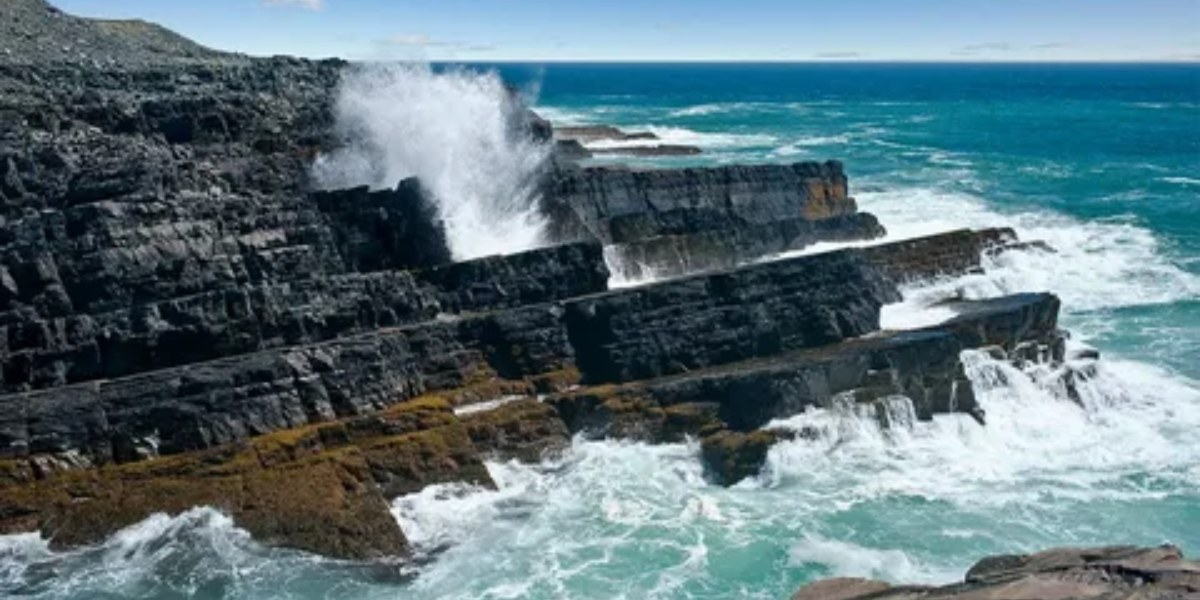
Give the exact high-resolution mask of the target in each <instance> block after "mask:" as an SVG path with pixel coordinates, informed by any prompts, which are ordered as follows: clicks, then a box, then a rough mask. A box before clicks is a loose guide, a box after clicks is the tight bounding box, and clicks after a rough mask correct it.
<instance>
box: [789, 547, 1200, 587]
mask: <svg viewBox="0 0 1200 600" xmlns="http://www.w3.org/2000/svg"><path fill="white" fill-rule="evenodd" d="M1198 590H1200V563H1196V562H1194V561H1188V560H1185V559H1184V557H1183V553H1182V552H1181V551H1180V550H1179V548H1175V547H1173V546H1162V547H1159V548H1135V547H1130V546H1115V547H1107V548H1093V549H1081V548H1064V549H1059V550H1050V551H1047V552H1043V553H1040V554H1033V555H1025V556H994V557H990V558H985V559H983V560H982V561H980V562H979V563H978V564H976V565H975V566H974V567H972V568H971V570H970V571H969V572H968V573H967V576H966V580H965V581H964V582H963V583H958V584H952V585H947V586H940V587H933V586H892V585H891V584H888V583H882V582H875V581H867V580H861V579H832V580H826V581H819V582H816V583H813V584H810V585H808V586H806V587H804V588H803V589H801V590H800V591H799V592H797V593H796V595H795V596H792V600H867V599H870V600H901V599H904V600H956V599H961V600H968V599H982V598H987V599H990V600H1028V599H1032V598H1036V599H1051V598H1053V599H1057V600H1087V599H1097V600H1098V599H1100V598H1104V599H1114V600H1116V599H1119V600H1134V599H1138V600H1168V599H1170V600H1177V599H1188V598H1193V597H1195V596H1196V595H1197V593H1198V592H1197V591H1198Z"/></svg>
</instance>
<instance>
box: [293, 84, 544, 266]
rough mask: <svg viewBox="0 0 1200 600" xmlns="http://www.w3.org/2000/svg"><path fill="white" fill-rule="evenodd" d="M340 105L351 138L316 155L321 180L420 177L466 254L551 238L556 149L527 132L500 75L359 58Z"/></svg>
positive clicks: (343, 131) (377, 181) (375, 184)
mask: <svg viewBox="0 0 1200 600" xmlns="http://www.w3.org/2000/svg"><path fill="white" fill-rule="evenodd" d="M334 110H335V118H336V131H337V133H338V135H339V136H340V137H341V138H342V139H343V140H345V142H346V145H345V146H344V147H343V148H341V149H338V150H335V151H333V152H331V153H329V154H325V155H322V156H320V157H318V159H317V161H316V162H315V164H314V165H313V168H312V173H313V178H314V181H315V183H316V185H317V186H318V187H320V188H323V189H340V188H350V187H357V186H362V185H367V186H371V187H372V188H374V189H385V188H392V187H395V186H396V184H397V183H399V182H400V181H401V180H403V179H406V178H408V177H413V176H416V177H418V178H420V180H421V182H422V184H424V186H425V187H426V188H427V189H428V190H429V191H430V192H431V194H432V196H433V200H434V201H435V203H436V204H437V207H438V210H439V214H440V217H441V218H442V219H443V221H444V222H445V224H446V233H447V237H448V239H449V242H450V249H451V251H452V252H453V254H454V257H455V259H458V260H467V259H472V258H478V257H481V256H488V255H492V254H510V253H513V252H519V251H523V250H529V249H532V248H537V247H539V246H541V245H543V244H544V239H543V238H544V235H543V233H544V228H545V221H544V217H543V216H542V215H541V214H540V213H539V211H538V210H537V204H538V193H539V191H538V187H537V177H536V176H537V174H538V172H539V170H540V168H541V166H542V165H543V163H544V162H545V160H546V158H547V157H548V156H549V152H550V149H549V147H548V146H547V145H545V144H541V143H538V142H537V141H535V140H534V139H532V138H531V137H530V136H529V135H527V134H526V133H525V132H524V131H522V128H521V127H520V126H519V125H518V124H520V123H522V122H523V120H522V115H521V114H520V112H519V111H521V110H522V108H521V107H520V106H519V103H517V102H514V99H513V96H512V93H511V92H510V91H509V90H508V88H506V87H505V85H504V83H503V81H501V79H500V77H499V75H498V74H496V73H494V72H490V73H480V72H474V71H468V70H465V69H458V70H450V71H446V72H441V73H438V72H434V70H433V69H432V68H431V67H430V66H428V65H420V64H390V63H389V64H369V65H360V66H357V67H355V68H353V69H351V70H349V71H347V73H346V74H345V75H344V78H343V81H342V84H341V88H340V89H339V92H338V98H337V103H336V106H335V109H334Z"/></svg>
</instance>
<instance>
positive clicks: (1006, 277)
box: [826, 188, 1200, 312]
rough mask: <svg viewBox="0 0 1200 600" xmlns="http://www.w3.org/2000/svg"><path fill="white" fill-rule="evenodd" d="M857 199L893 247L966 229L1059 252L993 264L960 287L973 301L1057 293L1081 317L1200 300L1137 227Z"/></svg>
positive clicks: (916, 201) (954, 195) (975, 203)
mask: <svg viewBox="0 0 1200 600" xmlns="http://www.w3.org/2000/svg"><path fill="white" fill-rule="evenodd" d="M857 197H858V200H859V206H860V207H861V208H862V209H863V210H865V211H869V212H872V213H874V214H875V215H877V216H878V217H879V218H880V220H881V221H882V222H883V223H886V224H887V227H888V231H889V236H888V240H900V239H908V238H913V237H919V236H922V235H931V234H935V233H939V232H942V231H948V230H952V229H958V228H962V227H974V228H984V227H1013V228H1014V229H1015V230H1016V231H1017V233H1018V234H1019V235H1020V236H1021V238H1022V239H1024V240H1042V241H1045V242H1047V243H1048V244H1049V245H1050V246H1051V247H1053V248H1054V249H1055V250H1056V252H1053V253H1047V252H1042V251H1038V250H1031V251H1027V252H1013V253H1007V254H1003V255H1001V256H1000V257H999V258H998V259H996V260H994V261H991V262H989V263H988V264H986V265H985V267H986V268H987V271H988V277H985V278H968V279H965V280H963V281H960V282H957V284H956V285H957V287H960V288H962V289H963V291H964V292H965V295H966V296H967V297H969V298H971V297H974V298H981V297H993V296H997V295H1001V294H1007V293H1016V292H1044V291H1053V292H1055V293H1056V294H1058V295H1059V296H1061V297H1062V298H1063V301H1064V308H1065V309H1066V310H1068V311H1074V312H1088V311H1095V310H1099V309H1105V308H1116V307H1123V306H1138V305H1146V304H1165V303H1171V302H1178V301H1182V300H1189V299H1197V298H1200V277H1197V276H1196V275H1194V274H1192V273H1189V272H1187V271H1184V270H1183V269H1181V268H1179V267H1178V266H1176V265H1174V264H1173V263H1172V262H1171V261H1170V260H1169V259H1168V258H1166V257H1165V256H1164V255H1163V253H1162V251H1161V250H1160V248H1159V243H1158V240H1157V239H1156V238H1155V237H1154V235H1153V234H1152V233H1151V232H1150V231H1148V230H1146V229H1145V228H1143V227H1140V226H1138V225H1136V224H1133V223H1127V222H1120V221H1107V222H1104V221H1087V222H1083V221H1077V220H1074V219H1072V218H1070V217H1066V216H1063V215H1060V214H1056V213H1051V212H1043V211H1027V212H1021V213H1016V214H1002V213H998V212H996V211H994V210H992V209H991V208H989V207H988V206H987V205H986V204H985V203H984V202H983V201H982V200H981V199H979V198H977V197H974V196H971V195H968V194H964V193H961V192H948V191H941V190H936V189H932V188H900V189H895V190H889V191H883V192H861V193H859V194H857ZM826 248H828V246H826Z"/></svg>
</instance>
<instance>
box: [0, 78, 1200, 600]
mask: <svg viewBox="0 0 1200 600" xmlns="http://www.w3.org/2000/svg"><path fill="white" fill-rule="evenodd" d="M473 68H476V69H487V68H495V69H498V70H499V72H500V73H501V75H502V76H503V78H504V79H505V80H506V81H508V82H509V83H512V84H514V85H516V86H518V87H520V88H521V89H522V90H524V91H525V92H526V94H528V95H530V96H531V97H533V98H535V99H536V100H535V104H536V107H535V108H536V110H538V111H539V112H540V113H541V114H543V115H544V116H546V117H547V118H549V119H551V120H552V121H553V122H555V123H556V124H560V125H561V124H604V125H616V126H620V127H623V128H626V129H628V130H631V131H643V130H645V131H652V132H654V133H656V134H658V135H659V136H660V138H662V140H663V141H664V142H665V143H679V144H690V145H696V146H700V147H701V148H702V149H703V150H704V154H703V155H701V156H696V157H687V158H672V159H655V160H649V161H642V162H641V163H640V164H643V165H646V166H654V165H662V166H679V165H715V164H730V163H766V162H792V161H803V160H826V159H838V160H841V161H843V162H844V163H845V165H846V169H847V171H848V173H849V176H850V180H851V187H852V194H853V195H854V196H856V197H857V199H858V201H859V206H860V208H861V210H864V211H868V212H872V213H875V214H876V215H878V216H879V217H880V219H881V220H882V222H883V223H884V225H885V226H886V227H888V229H889V231H890V235H889V237H890V238H892V239H901V238H905V237H911V236H915V235H921V234H926V233H935V232H938V231H943V230H947V229H953V228H960V227H995V226H1009V227H1014V228H1015V229H1016V230H1017V231H1018V233H1019V234H1020V235H1021V236H1022V237H1023V238H1025V239H1028V240H1043V241H1045V242H1047V243H1048V244H1050V245H1051V246H1052V247H1053V248H1055V250H1056V252H1054V253H1047V252H1040V251H1030V252H1026V253H1017V254H1013V255H1007V256H1005V257H1002V258H1000V259H997V260H996V261H993V262H991V263H989V264H988V265H987V268H986V272H985V273H983V274H980V275H973V276H969V277H964V278H961V279H958V280H953V281H940V282H933V283H930V284H928V285H925V286H922V287H920V288H914V289H910V290H908V292H909V299H910V300H909V301H908V302H906V303H905V304H904V305H901V306H896V307H891V309H890V310H889V313H888V318H887V322H888V325H889V326H891V327H905V326H912V325H916V324H919V323H921V322H925V321H927V320H929V319H931V318H934V317H936V316H937V315H936V311H937V309H936V308H933V307H932V306H931V305H932V304H933V303H934V302H935V301H936V300H937V299H939V298H940V297H943V296H945V295H950V294H963V295H966V296H969V297H988V296H995V295H1000V294H1005V293H1012V292H1020V291H1039V292H1040V291H1050V292H1054V293H1056V294H1058V295H1059V296H1061V297H1062V299H1063V301H1064V315H1063V325H1064V327H1066V328H1067V329H1069V330H1070V331H1071V332H1072V334H1073V341H1072V345H1073V346H1077V347H1078V346H1090V347H1094V348H1097V349H1099V350H1100V351H1101V352H1102V353H1103V355H1104V359H1103V360H1102V361H1101V363H1100V366H1099V368H1098V372H1097V374H1096V376H1095V378H1094V379H1093V380H1092V381H1091V382H1090V383H1088V384H1086V385H1084V386H1083V389H1082V405H1080V404H1076V403H1073V402H1071V401H1069V400H1068V399H1067V398H1066V397H1065V395H1064V394H1063V393H1062V392H1061V390H1059V389H1057V388H1055V387H1054V386H1053V385H1051V384H1049V383H1045V381H1047V380H1046V379H1039V378H1040V377H1042V376H1044V375H1046V373H1042V372H1039V371H1037V370H1033V371H1031V372H1029V373H1025V374H1022V373H1018V372H1016V370H1015V369H1013V368H1012V367H1010V366H1007V365H1002V364H999V363H995V362H994V361H990V360H989V359H987V358H986V357H981V356H977V355H968V356H966V363H967V367H968V374H969V376H970V377H971V379H972V381H973V382H974V383H975V387H976V389H977V392H978V393H979V396H980V398H981V402H982V403H983V404H984V405H985V407H986V409H987V411H988V415H989V423H988V425H987V426H986V427H980V426H978V425H977V424H976V423H975V422H974V421H972V420H970V419H969V418H962V417H939V418H938V419H936V420H935V421H934V422H932V423H918V422H911V421H910V420H908V419H906V418H905V417H906V416H907V412H906V404H905V402H904V401H903V400H902V399H897V400H896V403H895V404H896V406H895V416H896V417H898V418H897V419H896V421H897V422H898V423H899V425H897V426H893V427H892V428H890V429H887V430H882V429H880V428H879V426H878V424H877V423H876V422H875V421H874V420H873V419H871V418H868V417H864V416H862V415H859V414H856V413H855V412H854V411H853V410H841V411H828V412H817V413H810V414H806V415H802V416H800V417H797V418H796V419H793V420H791V421H789V422H786V423H781V424H780V425H781V426H794V427H806V426H815V427H817V428H819V429H820V430H821V431H823V432H824V436H823V437H822V439H821V440H820V441H817V442H811V441H805V442H794V443H785V444H782V445H780V446H779V447H777V448H776V449H775V450H774V451H773V452H772V455H771V458H770V462H769V466H768V470H767V472H766V473H764V474H763V476H762V477H760V478H759V479H758V480H754V481H748V482H745V483H743V484H742V485H740V486H738V487H735V488H733V489H722V488H718V487H714V486H711V485H709V484H707V483H706V482H705V480H704V479H703V476H702V472H701V469H700V466H699V463H698V460H697V452H698V451H697V448H696V447H695V446H694V445H686V444H685V445H677V446H661V447H650V446H644V445H639V444H627V443H616V442H584V441H579V442H577V443H576V444H575V446H574V448H573V449H572V451H571V452H570V453H569V454H568V455H567V456H566V457H565V458H563V459H562V460H561V461H556V462H554V463H547V464H544V465H539V466H523V465H517V464H500V463H497V464H492V465H489V467H490V469H491V471H492V473H493V475H494V477H495V479H496V480H497V482H498V483H499V486H500V489H499V490H497V491H482V490H469V489H462V488H455V487H441V488H436V489H430V490H426V491H425V492H423V493H421V494H418V495H415V496H410V497H406V498H402V499H400V500H398V501H397V503H396V505H395V513H396V515H397V518H398V519H399V520H400V522H401V524H402V526H403V527H404V529H405V531H406V533H407V534H408V536H409V537H410V538H411V539H412V540H413V542H414V543H416V544H417V546H418V548H419V549H421V550H422V551H423V552H425V553H426V556H427V559H428V560H427V562H425V563H424V564H423V565H422V566H420V567H416V568H413V569H410V570H408V571H406V576H405V577H404V578H402V579H400V580H397V579H395V578H391V577H384V576H381V571H383V570H381V569H360V568H353V567H347V566H344V565H336V564H333V563H329V562H326V561H321V560H317V559H314V558H311V557H306V556H303V555H299V554H295V553H290V552H284V551H279V550H268V549H264V548H261V547H259V546H258V545H256V544H255V543H253V541H251V540H249V539H248V538H247V536H246V535H245V534H244V533H242V532H240V531H239V530H237V529H236V528H235V527H234V526H233V525H232V524H231V523H230V522H229V520H228V519H227V518H225V517H224V516H222V515H220V514H218V513H216V512H214V511H210V510H198V511H195V512H193V513H189V514H188V515H184V516H181V517H175V518H166V517H162V518H155V519H152V520H150V521H147V522H145V523H143V524H141V525H139V526H137V527H135V528H132V529H130V530H128V531H126V532H124V533H122V534H121V535H119V536H117V537H116V538H114V539H113V540H111V541H110V542H109V543H107V544H105V545H104V546H102V547H99V548H94V549H89V550H85V551H79V552H75V553H70V554H54V553H51V552H50V551H49V550H47V549H46V546H45V543H44V542H42V541H41V540H39V539H38V538H37V537H36V536H20V537H10V538H0V592H6V593H7V594H10V595H16V596H17V597H30V598H78V599H84V598H88V599H91V598H245V599H251V598H253V599H257V598H280V599H282V598H289V599H292V598H294V599H312V598H329V599H334V598H338V599H341V598H350V599H360V598H370V599H433V598H445V599H462V600H468V599H470V600H475V599H493V600H499V599H526V598H528V599H581V600H582V599H610V598H624V599H630V600H642V599H680V600H682V599H688V598H697V599H701V598H702V599H726V598H747V599H750V598H753V599H764V600H765V599H772V600H783V599H786V598H788V597H790V595H791V594H792V593H793V592H794V591H795V590H796V589H797V588H798V587H799V586H801V585H802V584H803V583H804V582H806V581H810V580H812V579H815V578H819V577H825V576H833V575H838V576H841V575H845V576H862V577H874V578H883V579H887V580H893V581H907V582H913V581H916V582H948V581H952V580H955V579H957V578H959V577H961V576H962V574H963V572H964V571H965V570H966V569H967V568H968V567H969V566H970V565H971V564H973V562H974V561H975V560H977V559H978V558H980V557H982V556H984V555H988V554H995V553H1004V552H1024V551H1032V550H1036V549H1041V548H1045V547H1050V546H1060V545H1085V544H1088V545H1090V544H1111V543H1130V544H1158V543H1162V542H1173V543H1175V544H1178V545H1180V546H1182V547H1183V548H1184V549H1185V551H1187V552H1188V553H1190V554H1191V555H1192V556H1200V387H1198V384H1197V380H1198V379H1200V65H1182V64H1181V65H1002V64H988V65H964V64H944V65H934V64H929V65H918V64H905V65H881V64H879V65H877V64H857V63H856V64H804V65H792V64H634V65H631V64H578V65H574V64H550V65H544V66H542V65H537V66H535V65H494V66H491V67H487V66H476V67H473ZM396 85H401V86H403V85H404V82H403V81H401V82H399V83H396ZM406 97H407V96H406ZM421 97H422V98H424V99H425V100H423V101H428V102H426V103H427V104H429V105H431V106H432V107H433V109H431V110H436V109H437V107H438V106H439V102H438V101H437V96H436V94H434V95H433V96H432V98H433V99H432V100H430V98H429V97H426V96H421ZM452 104H453V102H447V105H452ZM399 105H403V103H400V104H399ZM399 105H398V106H399ZM395 110H397V111H400V112H403V111H404V110H405V109H404V108H403V106H401V107H400V108H396V109H395ZM401 118H402V117H401ZM464 118H465V117H463V116H462V115H450V120H451V121H455V122H462V119H464ZM414 121H419V122H427V121H428V118H425V117H422V118H421V119H414ZM439 131H440V130H439ZM436 135H437V134H436V132H435V133H434V136H435V137H436ZM418 139H424V138H418ZM613 160H621V159H613ZM626 162H627V161H626ZM443 170H444V169H443ZM450 171H451V172H450V175H448V177H450V178H453V176H454V175H455V174H454V173H453V172H452V171H453V170H450ZM1026 375H1029V376H1028V377H1027V376H1026ZM1038 381H1042V383H1038ZM0 595H4V594H0Z"/></svg>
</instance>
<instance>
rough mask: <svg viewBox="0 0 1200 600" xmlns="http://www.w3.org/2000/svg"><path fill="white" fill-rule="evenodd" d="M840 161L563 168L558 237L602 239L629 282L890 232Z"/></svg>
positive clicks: (553, 190)
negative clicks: (851, 190) (861, 204)
mask: <svg viewBox="0 0 1200 600" xmlns="http://www.w3.org/2000/svg"><path fill="white" fill-rule="evenodd" d="M847 190H848V185H847V181H846V176H845V173H844V172H843V169H842V165H841V164H840V163H837V162H828V163H823V164H818V163H798V164H795V165H761V166H733V167H716V168H696V169H677V170H645V171H639V170H631V169H628V168H620V167H592V168H582V169H581V168H575V167H568V168H562V169H557V170H556V171H555V172H554V174H553V176H552V177H551V178H550V182H549V183H548V186H547V191H546V201H545V204H546V211H547V212H548V214H550V215H551V216H552V219H551V222H552V236H553V237H555V238H556V239H560V240H576V239H597V240H599V241H600V242H602V243H604V244H605V245H606V246H608V252H609V258H610V264H613V265H614V267H615V268H617V269H618V270H619V271H620V272H619V273H618V274H619V275H623V276H625V277H626V278H627V279H643V278H646V277H657V278H661V277H673V276H678V275H683V274H687V273H696V272H702V271H709V270H714V269H722V268H730V267H733V266H736V265H738V264H742V263H745V262H748V261H753V260H756V259H759V258H761V257H763V256H767V255H771V254H779V253H782V252H787V251H791V250H799V249H802V248H805V247H807V246H810V245H812V244H815V243H818V242H835V241H836V242H842V241H858V240H869V239H873V238H877V237H881V236H882V235H884V233H885V232H884V229H883V227H882V226H881V225H880V224H879V222H878V220H876V219H875V217H873V216H871V215H869V214H865V213H859V212H858V206H857V203H855V201H854V199H853V198H850V197H849V195H848V193H847Z"/></svg>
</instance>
